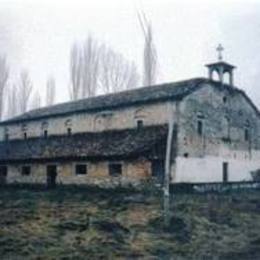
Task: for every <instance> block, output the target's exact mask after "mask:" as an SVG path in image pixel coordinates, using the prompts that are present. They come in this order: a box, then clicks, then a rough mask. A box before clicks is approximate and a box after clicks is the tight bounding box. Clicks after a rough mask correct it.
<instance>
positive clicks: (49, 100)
mask: <svg viewBox="0 0 260 260" xmlns="http://www.w3.org/2000/svg"><path fill="white" fill-rule="evenodd" d="M55 96H56V84H55V79H54V78H53V77H52V76H50V77H49V78H48V80H47V85H46V106H51V105H53V104H54V102H55Z"/></svg>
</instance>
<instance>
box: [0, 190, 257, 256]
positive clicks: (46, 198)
mask: <svg viewBox="0 0 260 260" xmlns="http://www.w3.org/2000/svg"><path fill="white" fill-rule="evenodd" d="M0 194H1V197H0V255H1V259H133V258H140V259H212V258H213V257H215V258H214V259H260V214H259V213H260V199H259V198H260V191H259V190H258V191H257V190H254V191H240V192H238V191H237V192H233V193H225V194H176V195H174V197H173V198H172V199H171V203H170V220H169V223H170V224H169V226H167V227H166V226H165V225H164V219H163V212H162V203H161V202H162V201H161V197H160V196H159V195H158V194H157V195H153V194H142V193H140V192H134V191H131V190H124V189H117V190H102V189H97V188H82V187H81V188H76V187H67V188H65V187H63V188H62V187H59V188H57V189H56V190H49V191H45V190H41V189H39V190H37V189H29V188H22V187H20V188H11V187H9V188H8V187H6V188H3V187H2V188H1V191H0Z"/></svg>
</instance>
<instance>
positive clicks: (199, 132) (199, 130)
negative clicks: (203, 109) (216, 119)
mask: <svg viewBox="0 0 260 260" xmlns="http://www.w3.org/2000/svg"><path fill="white" fill-rule="evenodd" d="M197 132H198V134H199V135H202V134H203V123H202V121H201V120H198V125H197Z"/></svg>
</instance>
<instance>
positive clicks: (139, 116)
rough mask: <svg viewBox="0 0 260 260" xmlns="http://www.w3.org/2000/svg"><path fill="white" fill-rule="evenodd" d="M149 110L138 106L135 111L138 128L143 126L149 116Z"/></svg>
mask: <svg viewBox="0 0 260 260" xmlns="http://www.w3.org/2000/svg"><path fill="white" fill-rule="evenodd" d="M147 116H148V115H147V111H145V109H144V108H138V109H137V110H136V111H135V113H134V119H135V123H136V127H137V128H142V127H143V125H144V122H145V119H146V118H147Z"/></svg>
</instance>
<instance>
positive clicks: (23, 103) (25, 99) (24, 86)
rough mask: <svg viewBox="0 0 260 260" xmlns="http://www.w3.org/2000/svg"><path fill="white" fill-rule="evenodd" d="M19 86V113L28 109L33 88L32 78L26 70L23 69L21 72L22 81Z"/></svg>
mask: <svg viewBox="0 0 260 260" xmlns="http://www.w3.org/2000/svg"><path fill="white" fill-rule="evenodd" d="M18 87H19V89H18V93H19V95H18V104H19V113H25V112H26V111H27V110H28V107H29V102H30V97H31V94H32V89H33V85H32V82H31V79H30V77H29V74H28V72H27V71H26V70H24V71H22V72H21V74H20V82H19V85H18Z"/></svg>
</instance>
